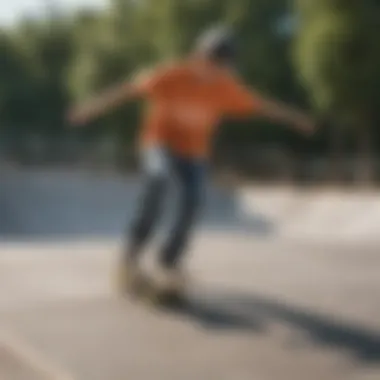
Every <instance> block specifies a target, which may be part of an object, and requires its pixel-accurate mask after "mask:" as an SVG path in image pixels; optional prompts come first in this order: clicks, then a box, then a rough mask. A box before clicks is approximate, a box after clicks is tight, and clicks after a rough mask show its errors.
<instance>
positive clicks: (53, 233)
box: [0, 173, 274, 239]
mask: <svg viewBox="0 0 380 380" xmlns="http://www.w3.org/2000/svg"><path fill="white" fill-rule="evenodd" d="M138 194H139V183H138V181H131V180H130V181H124V180H121V179H120V180H115V179H113V180H110V179H107V178H105V179H102V178H97V177H89V176H87V177H83V176H81V175H79V174H78V175H77V176H75V175H72V174H71V175H66V176H65V175H63V174H54V173H53V174H50V175H43V174H41V173H40V174H38V175H37V174H23V175H16V176H15V175H14V176H8V177H6V178H2V183H1V187H0V238H3V239H4V238H11V239H18V238H22V239H23V238H40V237H43V238H46V237H65V236H67V237H75V236H81V237H82V236H88V235H92V236H95V235H96V236H102V237H117V236H120V235H121V234H123V233H124V231H125V228H126V226H127V225H128V224H129V223H130V221H131V218H132V215H133V214H134V212H135V210H136V205H137V202H138ZM175 201H176V200H175V197H174V198H173V196H172V194H169V196H168V198H167V205H168V210H169V212H168V215H169V216H163V223H162V225H163V226H164V228H165V226H167V224H168V222H169V221H171V219H172V217H173V216H172V211H170V210H172V209H173V206H174V204H175ZM201 227H202V228H203V229H206V230H207V229H209V230H217V231H218V230H229V231H241V232H249V233H251V234H257V235H268V234H271V233H273V232H274V226H273V224H272V223H271V221H270V220H268V219H267V218H266V217H265V216H262V215H251V214H250V215H247V214H245V213H244V210H242V209H241V205H240V203H239V199H238V196H237V194H236V193H235V192H234V191H231V190H227V189H220V188H219V189H217V188H214V187H209V188H208V191H207V196H206V201H205V209H204V212H203V220H202V224H201Z"/></svg>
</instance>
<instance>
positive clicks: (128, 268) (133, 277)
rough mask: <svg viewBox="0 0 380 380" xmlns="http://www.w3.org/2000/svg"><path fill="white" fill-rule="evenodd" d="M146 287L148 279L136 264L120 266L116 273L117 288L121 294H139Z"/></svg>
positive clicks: (130, 263)
mask: <svg viewBox="0 0 380 380" xmlns="http://www.w3.org/2000/svg"><path fill="white" fill-rule="evenodd" d="M145 285H146V277H145V275H144V273H143V272H142V270H141V269H140V267H139V266H138V265H137V264H136V263H132V262H129V263H122V264H119V266H118V268H117V273H116V288H117V290H118V293H119V294H121V295H125V294H127V293H132V294H139V293H140V292H142V291H143V289H144V287H145Z"/></svg>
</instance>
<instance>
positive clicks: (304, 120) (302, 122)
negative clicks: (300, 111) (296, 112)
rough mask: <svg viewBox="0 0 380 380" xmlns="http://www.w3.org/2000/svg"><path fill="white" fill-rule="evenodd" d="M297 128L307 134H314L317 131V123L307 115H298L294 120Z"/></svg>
mask: <svg viewBox="0 0 380 380" xmlns="http://www.w3.org/2000/svg"><path fill="white" fill-rule="evenodd" d="M294 124H295V126H296V128H297V129H298V130H299V131H300V132H303V133H304V134H305V135H308V136H310V135H312V134H313V133H314V132H315V123H314V122H313V120H311V119H309V118H308V117H306V116H298V117H297V118H296V119H295V122H294Z"/></svg>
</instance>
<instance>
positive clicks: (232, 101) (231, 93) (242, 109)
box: [223, 79, 262, 117]
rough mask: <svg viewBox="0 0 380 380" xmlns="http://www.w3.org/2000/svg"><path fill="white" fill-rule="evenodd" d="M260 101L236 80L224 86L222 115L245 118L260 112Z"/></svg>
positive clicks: (227, 82) (231, 80) (229, 81)
mask: <svg viewBox="0 0 380 380" xmlns="http://www.w3.org/2000/svg"><path fill="white" fill-rule="evenodd" d="M261 108H262V99H261V98H260V96H259V95H256V94H255V93H254V92H253V91H251V90H250V89H249V88H247V87H246V86H244V85H243V84H241V83H240V82H239V81H238V80H236V79H229V80H227V81H226V82H225V85H224V101H223V113H224V114H225V115H226V116H227V117H246V116H250V115H252V114H255V113H258V112H260V110H261Z"/></svg>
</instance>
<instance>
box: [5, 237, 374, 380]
mask: <svg viewBox="0 0 380 380" xmlns="http://www.w3.org/2000/svg"><path fill="white" fill-rule="evenodd" d="M117 252H118V243H117V242H115V240H111V239H110V240H101V241H95V240H92V241H83V242H80V241H77V242H73V241H71V242H70V241H69V240H67V241H65V240H64V239H62V240H61V242H60V243H59V242H57V241H51V242H33V243H32V242H24V243H21V242H18V243H10V242H9V243H5V242H4V243H1V244H0V379H1V380H42V379H43V380H52V379H55V380H61V379H62V380H63V379H65V380H69V379H70V380H74V379H75V380H126V379H141V380H148V379H152V378H154V379H156V380H179V379H180V380H187V379H188V380H194V379H197V380H212V379H215V380H306V379H307V380H321V379H323V380H378V379H380V366H379V363H380V255H379V248H378V246H376V245H374V246H366V245H363V244H360V243H355V244H346V245H344V244H338V243H334V244H333V243H331V242H330V243H326V242H318V243H306V242H305V243H301V242H297V243H296V242H295V241H293V242H292V241H290V240H286V239H279V238H275V237H267V238H264V237H262V238H261V239H260V238H258V237H255V236H252V235H250V234H249V233H246V234H241V235H238V234H236V233H234V234H232V233H228V232H226V231H224V232H223V231H220V232H204V233H203V234H201V235H200V237H199V239H197V241H196V243H195V245H194V246H193V250H192V253H193V254H192V257H191V258H190V260H189V268H190V269H191V273H192V276H193V279H194V282H193V284H192V286H191V287H190V293H191V294H190V296H189V297H190V305H189V307H188V309H187V310H186V311H183V312H182V313H174V312H172V313H165V312H163V311H154V310H152V309H149V308H148V307H144V306H143V305H139V304H138V303H135V302H132V301H130V300H122V299H119V298H117V297H116V296H115V294H114V292H113V289H112V281H111V280H112V269H113V267H114V264H115V259H116V254H117Z"/></svg>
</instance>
